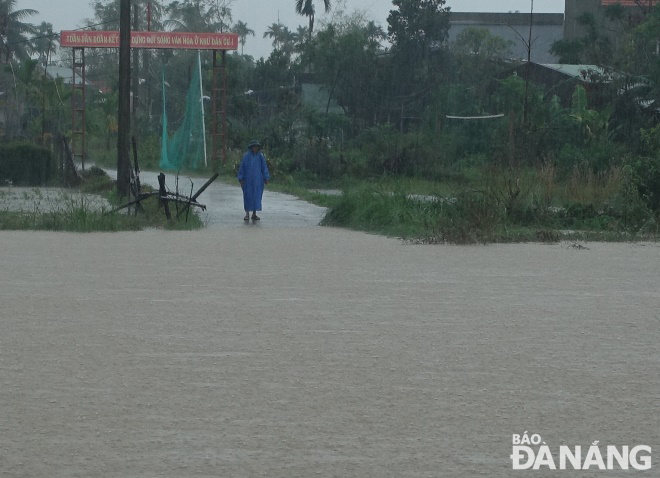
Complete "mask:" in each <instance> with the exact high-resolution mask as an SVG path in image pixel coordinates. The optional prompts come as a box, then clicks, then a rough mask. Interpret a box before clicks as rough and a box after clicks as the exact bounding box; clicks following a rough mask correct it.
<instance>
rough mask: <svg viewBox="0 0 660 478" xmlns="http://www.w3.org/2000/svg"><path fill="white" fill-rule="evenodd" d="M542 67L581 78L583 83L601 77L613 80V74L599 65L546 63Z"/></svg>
mask: <svg viewBox="0 0 660 478" xmlns="http://www.w3.org/2000/svg"><path fill="white" fill-rule="evenodd" d="M541 66H544V67H546V68H550V69H551V70H555V71H558V72H560V73H563V74H565V75H568V76H572V77H573V78H580V79H581V80H583V81H587V82H591V81H593V78H592V76H594V75H600V76H601V77H603V76H605V77H607V78H609V79H611V76H612V75H611V74H610V73H607V72H606V71H605V69H603V68H601V67H600V66H597V65H562V64H556V63H544V64H542V65H541Z"/></svg>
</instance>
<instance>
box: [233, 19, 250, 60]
mask: <svg viewBox="0 0 660 478" xmlns="http://www.w3.org/2000/svg"><path fill="white" fill-rule="evenodd" d="M232 30H233V31H234V33H236V34H238V38H240V40H241V55H242V54H243V47H244V46H245V40H246V39H247V37H248V35H252V36H254V30H252V29H250V28H248V26H247V23H245V22H242V21H240V20H239V21H238V22H236V25H234V26H233V27H232Z"/></svg>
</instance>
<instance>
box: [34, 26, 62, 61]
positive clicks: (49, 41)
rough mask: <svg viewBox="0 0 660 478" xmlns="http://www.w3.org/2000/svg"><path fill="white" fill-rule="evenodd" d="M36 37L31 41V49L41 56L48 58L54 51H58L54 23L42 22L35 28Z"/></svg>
mask: <svg viewBox="0 0 660 478" xmlns="http://www.w3.org/2000/svg"><path fill="white" fill-rule="evenodd" d="M34 34H35V37H34V38H32V41H31V42H30V50H32V52H33V53H36V54H38V55H39V58H42V57H43V58H44V59H46V60H48V58H49V57H50V55H51V54H52V53H55V52H56V51H57V45H56V42H57V40H56V39H55V38H54V36H55V35H53V24H52V23H48V22H41V24H40V25H39V26H38V27H36V28H35V31H34Z"/></svg>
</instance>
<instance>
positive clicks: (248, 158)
mask: <svg viewBox="0 0 660 478" xmlns="http://www.w3.org/2000/svg"><path fill="white" fill-rule="evenodd" d="M260 149H261V145H260V144H259V141H256V140H253V141H251V142H250V144H248V151H247V153H245V155H244V156H243V159H242V160H241V166H240V168H238V175H237V177H238V181H239V182H240V183H241V188H242V189H243V209H245V217H244V218H243V220H244V221H248V220H249V219H250V211H252V220H253V221H258V220H259V219H260V218H259V216H257V211H261V197H262V196H263V194H264V185H265V184H268V181H269V180H270V173H269V172H268V166H267V165H266V158H265V157H264V155H263V153H262V152H261V151H260Z"/></svg>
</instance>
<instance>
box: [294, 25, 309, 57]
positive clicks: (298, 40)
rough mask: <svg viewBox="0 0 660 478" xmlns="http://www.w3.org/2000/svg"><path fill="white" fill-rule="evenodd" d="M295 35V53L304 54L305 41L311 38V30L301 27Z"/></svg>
mask: <svg viewBox="0 0 660 478" xmlns="http://www.w3.org/2000/svg"><path fill="white" fill-rule="evenodd" d="M293 35H294V43H295V51H296V53H302V52H303V51H305V40H306V39H307V37H308V36H309V28H307V27H303V26H302V25H299V26H298V29H297V30H296V32H295V33H294V34H293Z"/></svg>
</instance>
